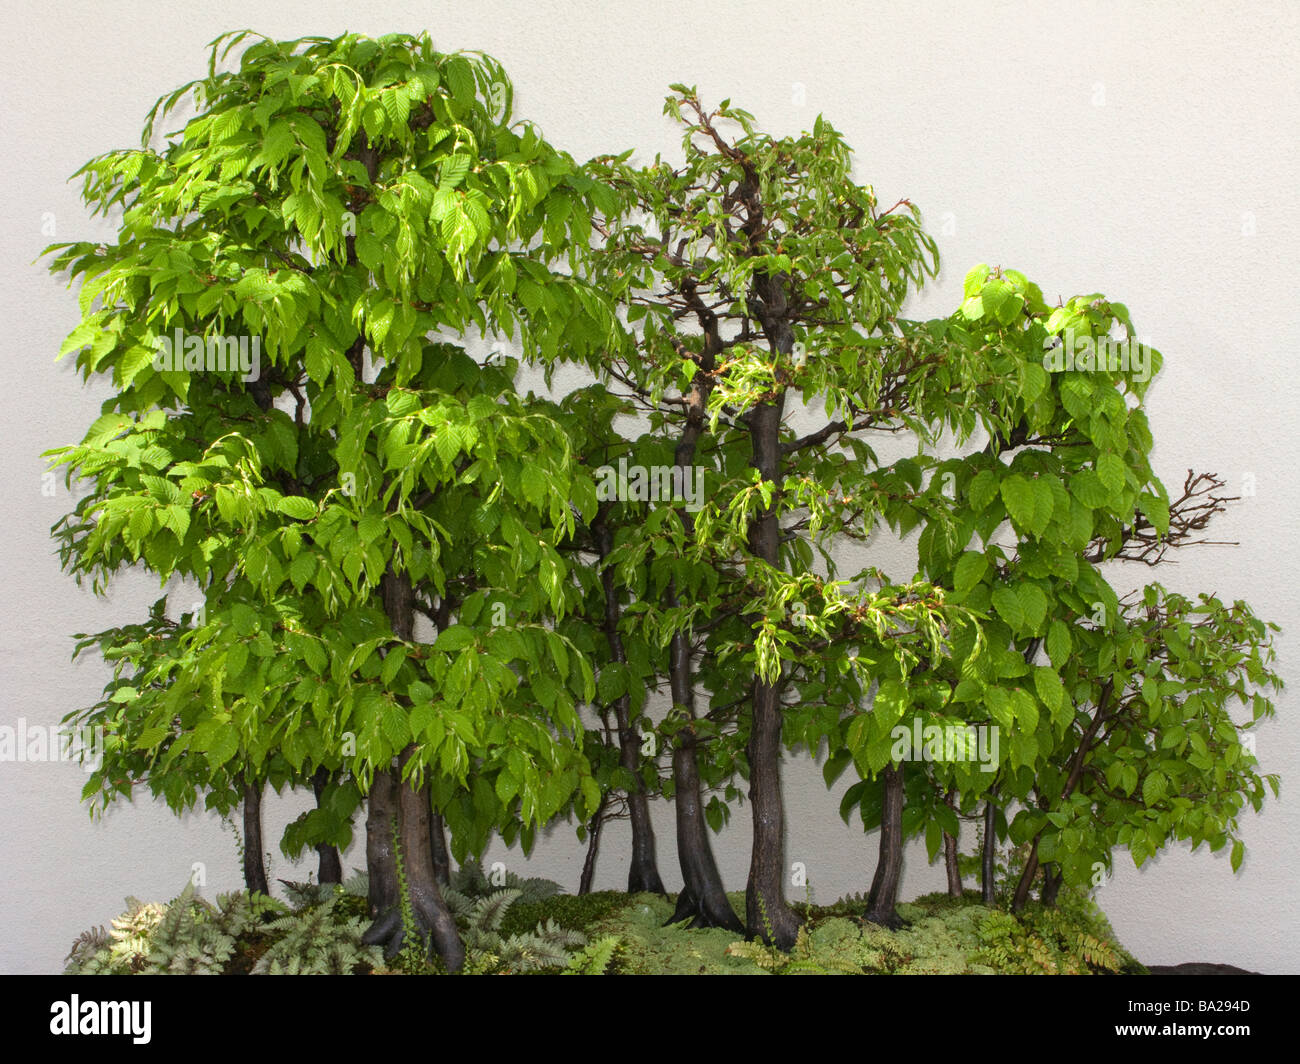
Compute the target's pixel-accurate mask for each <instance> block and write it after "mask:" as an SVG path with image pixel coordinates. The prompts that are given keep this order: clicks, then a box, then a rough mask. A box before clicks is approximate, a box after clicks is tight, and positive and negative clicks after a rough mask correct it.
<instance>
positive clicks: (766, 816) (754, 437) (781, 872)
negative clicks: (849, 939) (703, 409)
mask: <svg viewBox="0 0 1300 1064" xmlns="http://www.w3.org/2000/svg"><path fill="white" fill-rule="evenodd" d="M754 294H755V297H756V302H757V305H758V308H759V311H760V319H761V320H762V322H763V331H764V333H765V335H766V336H767V339H768V343H769V345H770V346H771V349H772V353H773V354H775V355H778V356H781V357H785V356H788V355H789V354H790V353H791V352H792V351H793V350H794V330H793V329H792V328H791V326H790V323H789V321H788V320H787V311H788V309H789V306H788V302H787V297H786V292H785V285H784V281H783V279H782V278H779V277H774V278H773V277H759V278H757V279H756V281H755V284H754ZM784 410H785V391H784V389H782V390H780V391H779V392H778V393H777V395H776V398H775V399H774V400H773V401H771V402H768V403H763V404H762V405H760V406H757V407H755V408H754V409H752V410H750V411H749V413H748V414H746V415H744V420H745V423H746V427H747V428H748V430H749V439H750V455H751V457H750V464H751V465H752V466H753V467H754V468H755V469H757V470H758V473H759V476H760V477H761V478H762V479H763V480H766V481H768V482H769V483H771V484H772V485H773V486H774V487H779V485H780V483H781V418H782V415H783V413H784ZM780 548H781V522H780V518H779V517H778V516H777V512H776V509H775V501H774V506H773V508H769V509H767V510H764V511H762V512H761V513H760V514H758V515H757V516H756V517H755V518H754V519H753V520H752V521H751V522H750V525H749V549H750V550H751V551H753V553H754V554H755V555H757V556H758V557H759V558H762V559H763V561H765V562H767V564H768V565H771V566H772V567H773V568H779V567H780V564H781V559H780ZM748 753H749V801H750V808H751V809H752V811H753V824H754V841H753V848H752V850H751V852H750V860H749V881H748V883H747V884H746V887H745V930H746V933H747V934H749V935H750V936H751V937H754V938H759V939H761V940H763V941H764V942H770V943H771V944H773V945H775V946H777V947H778V948H780V949H789V948H790V947H791V946H793V945H794V942H795V938H796V937H797V935H798V934H799V918H798V917H797V916H796V915H795V913H794V911H793V910H792V909H791V908H790V907H789V906H788V905H787V904H786V901H785V889H784V887H785V811H784V809H783V808H782V799H781V689H780V686H779V682H778V683H766V682H764V681H763V680H762V679H760V678H757V677H756V678H755V682H754V701H753V712H752V716H751V721H750V732H749V751H748ZM769 931H770V934H769Z"/></svg>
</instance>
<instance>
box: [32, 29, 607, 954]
mask: <svg viewBox="0 0 1300 1064" xmlns="http://www.w3.org/2000/svg"><path fill="white" fill-rule="evenodd" d="M252 36H253V35H251V34H248V33H240V34H235V35H227V36H225V37H222V38H219V39H218V40H217V41H215V42H214V43H213V45H212V55H211V60H210V63H209V72H208V76H207V77H205V78H202V79H199V80H198V81H196V82H192V83H190V84H189V85H187V86H183V87H182V88H181V89H178V90H176V92H174V93H172V94H171V95H170V96H168V97H166V98H164V99H162V100H160V101H159V103H158V104H157V105H155V108H154V111H153V112H152V113H151V115H150V117H149V121H148V122H147V124H146V127H145V134H144V146H143V147H142V148H140V149H136V150H131V151H116V152H110V153H108V154H106V155H104V156H101V157H99V158H97V159H94V160H92V161H91V162H90V163H88V164H87V165H86V166H85V167H84V168H83V169H82V171H80V173H83V174H84V175H85V198H86V200H87V202H88V203H90V204H91V205H92V206H93V207H94V208H95V210H97V211H100V212H104V213H107V212H108V211H110V210H112V209H115V208H119V207H120V208H121V210H122V216H121V224H120V228H119V233H118V239H117V241H116V242H115V243H106V244H93V243H89V242H80V243H75V244H69V245H57V246H55V247H53V248H51V249H50V251H52V252H53V253H54V259H53V263H52V268H53V269H55V270H67V271H69V274H70V276H71V277H72V278H73V279H74V280H76V281H79V282H80V284H81V290H80V297H81V307H82V312H83V320H82V322H81V323H80V324H79V325H78V326H77V327H76V329H74V330H73V332H72V334H71V335H70V336H69V338H68V340H67V342H66V343H65V344H64V347H63V353H64V354H68V353H75V354H76V357H77V364H78V366H79V368H80V369H81V370H82V371H83V373H84V375H85V376H86V377H87V378H89V377H90V376H91V375H92V374H94V375H99V376H102V377H104V378H106V379H110V380H111V381H112V384H113V386H114V394H113V395H112V397H110V398H109V400H108V401H107V402H106V403H105V405H104V410H103V414H102V416H101V417H100V418H99V419H98V420H97V421H96V422H95V424H94V425H92V426H91V428H90V430H89V431H88V433H87V434H86V436H85V438H84V439H83V440H82V442H81V444H80V445H78V446H75V447H68V448H62V449H59V450H58V451H55V452H52V454H53V458H54V461H55V462H56V463H58V464H62V465H64V466H66V467H67V475H68V477H69V480H71V478H72V477H74V476H77V477H80V478H82V479H83V480H84V481H85V482H87V484H88V492H87V494H85V495H84V496H83V497H82V499H81V500H80V502H79V503H78V505H77V507H76V510H75V512H74V513H73V514H71V515H69V516H68V517H67V518H66V519H64V520H63V521H61V522H60V524H59V525H57V526H56V528H55V533H56V535H57V536H58V538H59V540H60V543H61V550H62V558H63V562H64V565H65V567H66V568H67V569H68V570H69V571H71V572H73V573H74V574H76V576H77V577H78V579H79V580H80V579H81V578H90V579H91V581H92V586H93V587H94V589H95V590H96V591H97V592H102V591H103V590H104V588H105V586H106V583H107V581H108V579H109V578H110V576H111V575H112V574H114V573H115V572H117V571H118V570H119V569H121V568H123V567H125V566H131V565H142V566H144V567H145V568H147V569H148V570H149V571H151V572H153V573H155V574H157V575H158V577H159V578H160V580H162V581H163V582H164V583H165V582H167V581H168V580H170V579H171V578H172V577H173V576H180V577H184V578H187V579H189V580H192V581H194V582H195V583H197V585H198V587H199V588H200V591H201V594H202V598H203V607H202V609H201V610H199V611H196V614H197V617H196V618H194V620H193V623H189V624H180V623H168V622H167V621H166V620H165V618H163V616H162V614H161V612H160V611H155V614H154V615H153V616H151V619H150V622H149V625H147V626H146V627H148V632H147V633H142V632H125V631H123V630H116V631H114V632H113V633H110V634H106V635H104V636H102V637H101V638H100V640H99V642H100V643H101V645H104V646H106V647H110V646H111V647H113V648H115V649H116V652H117V653H118V657H117V660H118V662H119V664H120V665H122V666H123V668H124V669H125V674H124V675H122V676H120V677H119V678H118V679H115V681H114V684H113V685H110V692H109V700H108V702H107V703H106V704H105V706H104V707H101V709H100V710H99V711H98V712H93V713H92V715H91V716H92V718H93V719H95V720H97V721H98V722H100V723H103V724H105V725H106V727H107V729H108V733H109V735H108V739H107V743H108V753H107V756H106V757H105V760H104V763H103V766H102V768H101V769H100V771H99V772H98V773H97V774H96V775H95V776H93V777H92V778H91V781H90V784H89V785H88V790H90V791H98V792H100V793H101V795H102V796H103V798H104V799H105V800H107V799H108V798H109V797H111V796H112V795H114V794H120V793H129V791H130V788H131V786H132V784H133V782H135V781H137V780H138V779H140V778H141V777H142V776H143V777H147V778H148V779H149V782H150V786H151V787H152V789H153V790H154V791H155V793H159V794H161V795H162V796H163V797H164V798H165V799H166V800H167V801H168V802H169V804H171V805H172V806H173V808H176V809H178V810H179V809H182V808H184V807H186V806H187V805H189V804H190V803H191V802H193V801H194V800H195V797H196V795H197V794H198V793H199V792H200V791H206V792H207V794H208V796H209V801H210V804H212V805H213V806H214V807H215V808H217V809H224V808H226V807H228V806H229V805H231V804H232V802H233V801H234V800H236V798H237V797H239V796H242V797H244V798H245V800H246V803H248V804H246V808H249V805H251V803H252V798H253V795H254V792H256V793H257V794H260V787H261V786H262V785H263V784H264V783H266V782H271V783H272V784H273V785H277V786H278V785H282V784H284V783H289V784H290V785H299V786H305V785H312V786H313V787H314V788H316V787H319V789H320V791H321V794H322V800H323V806H324V808H326V809H328V810H329V811H330V815H329V816H325V817H320V818H316V820H315V821H314V822H310V823H308V824H306V825H297V829H298V830H297V834H296V842H297V843H298V844H307V843H310V844H318V843H319V844H331V845H343V844H345V843H346V841H347V830H346V828H345V826H344V825H345V824H346V822H347V820H348V818H349V816H350V813H351V809H352V807H353V806H354V805H355V799H356V798H357V797H359V796H360V795H362V794H364V795H365V796H366V797H367V801H368V811H367V814H366V823H367V844H366V858H367V867H368V870H369V873H370V902H371V910H372V915H373V916H374V918H375V922H374V924H373V926H372V927H371V929H370V931H369V933H368V936H367V938H368V941H370V942H377V943H382V944H383V945H384V946H385V947H386V950H387V952H388V953H389V955H392V954H393V953H395V952H396V951H397V950H398V949H400V948H401V947H402V944H403V936H404V934H405V931H406V930H408V929H409V922H408V928H407V929H404V928H403V924H402V919H401V916H400V911H399V910H400V906H399V905H398V902H399V898H398V883H399V874H400V875H403V876H404V880H405V882H406V883H407V884H408V885H409V895H410V896H409V900H410V903H411V908H412V910H413V914H414V918H415V921H416V924H417V929H418V932H419V934H420V935H421V936H422V937H424V936H427V937H428V938H430V939H431V942H432V944H433V945H434V946H436V949H437V951H438V953H439V954H440V956H441V957H442V959H443V961H444V962H445V963H446V965H447V967H448V968H450V969H452V970H455V969H456V968H458V967H459V965H460V963H461V959H462V958H463V947H462V946H461V944H460V941H459V938H458V935H457V932H456V928H455V925H454V923H453V922H452V919H451V916H450V913H449V912H448V910H447V907H446V905H445V904H444V903H443V901H442V899H441V895H440V892H439V886H438V869H437V867H436V865H437V863H438V857H437V851H438V849H439V845H440V841H441V829H440V827H438V825H437V824H436V823H435V822H433V821H432V817H433V815H434V812H435V805H436V807H437V810H439V811H441V812H443V813H445V815H446V818H447V822H448V824H449V826H450V827H451V830H452V843H451V845H452V849H453V852H459V853H462V854H463V853H464V852H466V851H467V849H470V848H474V847H478V848H481V845H482V844H483V842H485V840H486V837H487V835H488V834H489V832H490V831H491V830H492V828H494V827H496V828H501V827H505V828H506V829H507V830H509V831H513V832H514V834H515V835H518V834H520V833H523V834H524V835H525V836H526V840H525V841H527V839H528V838H531V833H532V832H533V831H534V830H535V829H536V827H537V826H538V825H540V824H543V823H545V822H547V821H548V820H549V819H551V818H552V817H553V816H554V815H556V813H557V812H558V811H559V810H560V809H561V808H569V807H571V806H573V805H574V804H575V803H576V807H577V809H578V811H579V812H580V813H581V814H582V815H583V816H589V815H590V814H591V812H592V811H593V810H594V809H595V807H596V804H597V802H598V800H599V797H600V795H599V788H598V786H597V785H596V783H595V781H594V780H593V779H592V776H591V772H590V765H589V764H588V762H587V760H586V758H585V757H584V755H583V750H582V747H583V743H584V738H585V737H584V733H583V729H582V728H581V726H580V721H579V719H578V715H577V712H576V708H575V706H576V701H577V700H578V699H590V698H592V697H593V694H594V691H593V675H592V672H591V668H590V665H589V663H588V662H587V660H586V658H585V657H584V655H583V654H582V653H580V652H579V651H577V649H576V648H574V647H573V646H572V644H571V643H570V642H569V641H568V640H566V639H565V638H564V637H563V636H562V635H560V634H559V633H557V632H556V631H554V629H553V626H551V625H548V624H547V623H546V619H547V618H556V617H559V616H562V615H563V613H564V612H565V610H566V609H567V608H568V606H569V605H570V603H569V601H568V599H569V597H570V595H569V587H570V585H569V582H568V581H567V580H566V578H565V572H566V567H567V565H566V560H565V558H564V557H563V556H562V555H561V554H560V553H559V552H558V550H557V549H556V547H557V544H558V543H559V542H560V541H562V540H564V539H565V538H566V537H568V536H570V535H572V533H573V531H574V527H575V509H574V508H571V505H570V503H572V504H573V506H574V507H576V508H577V511H578V512H581V513H592V512H594V505H595V492H594V487H593V485H592V483H591V480H590V478H589V477H587V476H586V475H585V474H584V473H583V471H582V470H581V469H580V468H579V467H578V466H577V464H576V463H575V461H574V455H573V452H572V449H571V447H570V444H569V440H568V437H567V436H566V434H565V432H564V431H563V430H562V428H561V426H560V424H559V422H558V421H556V420H555V418H554V417H552V416H550V414H548V412H547V411H546V410H545V409H542V408H540V407H539V406H537V405H536V404H531V405H530V404H529V403H528V402H526V401H525V400H524V399H523V398H521V397H520V396H518V395H517V394H516V393H515V392H514V390H513V386H512V378H513V374H514V368H515V367H514V364H513V363H507V364H506V365H504V366H486V365H482V364H479V363H477V362H475V361H474V360H473V359H472V358H470V357H469V356H468V355H467V354H466V352H465V351H464V350H463V349H462V348H461V346H459V345H457V344H455V343H451V342H448V341H449V340H450V339H451V338H455V337H462V336H471V335H472V336H479V337H483V336H490V335H492V334H494V333H495V332H496V331H498V330H501V331H503V332H504V333H505V334H506V335H514V334H515V330H518V335H519V337H520V339H521V340H522V342H523V344H524V349H525V352H526V353H528V354H529V355H531V356H534V357H544V356H548V355H550V356H553V355H554V353H555V352H556V351H558V350H559V349H560V348H561V345H563V347H564V349H565V350H566V351H569V352H574V353H576V354H578V355H581V354H582V352H584V351H589V350H594V349H595V347H596V346H597V345H600V344H601V343H602V342H603V341H604V339H605V338H606V336H607V334H608V333H609V332H610V329H611V323H612V321H613V319H612V315H611V314H610V313H609V311H608V310H607V308H605V307H604V305H603V304H602V302H601V299H600V297H599V295H598V293H596V292H595V291H594V290H592V289H591V288H590V287H589V286H587V285H586V284H584V282H583V281H581V280H580V279H578V278H576V277H575V276H573V269H572V267H573V263H574V261H575V256H576V255H577V254H578V252H579V250H580V249H582V248H584V247H585V246H586V242H587V240H588V233H589V223H588V222H587V220H586V219H587V217H588V215H589V212H590V210H591V209H592V207H591V204H590V202H589V196H591V195H596V196H598V197H599V195H600V191H599V190H598V189H596V188H595V187H594V186H593V183H592V181H591V180H590V178H587V177H584V176H582V175H581V174H579V173H577V171H576V168H575V166H574V165H573V163H572V160H570V159H569V158H568V157H567V156H565V155H563V154H562V153H560V152H557V151H556V150H555V149H553V148H551V147H550V146H549V145H547V144H546V143H545V141H543V140H542V139H541V138H540V137H539V136H538V134H537V132H536V130H535V129H533V128H532V127H530V126H528V125H527V124H523V123H516V124H514V125H511V124H510V100H511V89H510V83H509V80H508V79H507V78H506V76H505V74H504V72H503V71H502V70H501V68H500V66H499V65H497V64H496V63H495V62H493V61H492V60H490V59H488V58H486V57H482V56H471V55H443V54H440V53H438V52H436V51H435V50H434V49H433V46H432V44H431V42H430V41H429V39H428V38H427V36H406V35H392V36H387V37H383V38H380V39H378V40H370V39H367V38H364V37H360V36H357V35H354V34H349V35H345V36H343V37H339V38H335V39H324V38H305V39H303V40H299V41H288V42H277V41H273V40H269V39H266V38H261V39H258V40H256V41H255V43H252V44H250V45H249V46H248V47H247V48H246V49H245V50H244V52H243V53H242V55H241V56H240V57H239V62H238V67H237V69H236V70H234V71H231V72H221V71H218V69H217V66H218V64H219V63H220V62H221V61H223V60H224V59H225V58H226V56H227V55H228V54H229V53H230V51H231V50H232V49H233V48H234V47H235V46H236V45H237V44H240V43H242V42H245V41H247V40H248V39H250V37H252ZM191 94H192V95H193V97H194V99H195V104H196V111H197V113H196V114H195V115H194V116H193V117H191V118H190V119H189V120H188V121H186V122H185V123H184V126H183V128H182V129H181V130H180V131H179V132H177V133H175V134H172V135H170V136H168V137H166V138H164V143H163V146H162V147H161V148H158V149H154V148H151V147H150V146H149V142H150V137H151V134H152V130H153V126H154V123H155V121H156V120H157V119H158V118H160V117H162V116H165V115H166V114H168V113H169V111H171V110H172V109H173V108H175V107H177V106H178V105H179V104H180V103H181V101H182V100H183V99H185V98H186V97H187V96H189V95H191ZM562 256H563V257H565V260H566V261H565V262H564V264H563V265H564V267H565V268H564V270H563V271H562V272H557V271H556V270H555V269H553V268H552V264H553V263H554V262H555V260H556V259H557V258H560V257H562ZM494 603H501V604H504V605H505V606H506V616H505V617H504V618H497V619H498V620H501V621H502V622H503V623H499V624H492V623H487V622H486V621H485V620H484V619H483V618H484V614H485V610H487V607H488V606H489V605H490V604H494ZM487 612H488V613H492V614H494V613H496V612H497V611H495V610H488V611H487ZM490 619H491V618H488V620H489V621H490ZM426 621H427V622H428V624H429V626H430V627H429V628H425V629H424V630H423V632H422V633H421V632H417V627H418V626H420V625H424V624H425V622H426ZM124 641H125V642H124ZM141 648H144V649H141ZM237 787H240V788H242V790H236V788H237ZM250 788H251V789H250ZM331 793H332V794H333V795H335V796H337V797H333V798H331V797H329V795H330V794H331ZM435 829H436V830H435ZM248 845H250V846H251V845H253V840H252V839H250V840H249V842H248ZM399 851H400V861H401V863H402V864H403V866H404V868H402V869H399V868H398V861H399ZM259 852H260V848H259ZM250 886H255V887H258V888H264V877H263V879H262V881H258V880H256V879H254V881H252V882H250Z"/></svg>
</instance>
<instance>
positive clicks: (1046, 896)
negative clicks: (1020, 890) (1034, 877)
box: [1040, 863, 1064, 909]
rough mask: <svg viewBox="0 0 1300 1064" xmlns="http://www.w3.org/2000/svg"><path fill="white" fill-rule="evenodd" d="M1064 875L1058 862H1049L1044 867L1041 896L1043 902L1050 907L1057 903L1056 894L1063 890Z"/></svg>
mask: <svg viewBox="0 0 1300 1064" xmlns="http://www.w3.org/2000/svg"><path fill="white" fill-rule="evenodd" d="M1062 879H1064V876H1063V875H1062V873H1061V866H1060V865H1058V864H1055V863H1053V864H1049V865H1047V866H1046V867H1044V869H1043V893H1042V895H1041V896H1040V900H1041V901H1042V903H1043V904H1044V905H1045V906H1047V907H1048V908H1049V909H1050V908H1052V907H1053V906H1055V905H1056V896H1057V895H1058V894H1059V893H1060V892H1061V881H1062Z"/></svg>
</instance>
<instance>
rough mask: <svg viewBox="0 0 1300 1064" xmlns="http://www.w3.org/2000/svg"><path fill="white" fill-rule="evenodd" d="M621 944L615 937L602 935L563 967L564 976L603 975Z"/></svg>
mask: <svg viewBox="0 0 1300 1064" xmlns="http://www.w3.org/2000/svg"><path fill="white" fill-rule="evenodd" d="M621 944H622V942H621V940H620V939H619V937H618V936H617V935H604V936H602V937H600V938H598V939H596V941H595V942H592V943H590V944H589V945H587V946H586V947H585V948H583V949H581V950H579V951H578V952H577V953H575V954H574V955H573V957H572V958H571V959H570V960H569V963H568V964H567V965H565V968H564V972H563V973H562V974H564V975H604V974H605V973H606V972H608V971H609V969H610V965H611V964H613V962H614V955H615V954H616V953H617V952H618V948H619V946H620V945H621Z"/></svg>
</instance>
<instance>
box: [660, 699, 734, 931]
mask: <svg viewBox="0 0 1300 1064" xmlns="http://www.w3.org/2000/svg"><path fill="white" fill-rule="evenodd" d="M675 687H676V680H675V678H674V688H675ZM678 697H679V696H678V694H677V693H676V692H674V695H673V701H674V702H676V701H678ZM681 704H683V705H687V706H688V707H693V704H694V696H693V695H692V696H691V700H690V702H683V703H681ZM691 716H692V718H693V717H694V712H692V714H691ZM673 780H674V783H675V785H676V793H675V794H674V796H673V805H674V808H675V809H676V812H677V857H678V860H679V861H680V862H681V866H682V879H683V885H682V892H681V893H680V894H679V895H677V908H676V910H675V911H674V912H673V917H672V921H671V922H672V923H676V922H678V921H679V920H690V924H689V926H690V927H725V928H726V929H727V930H728V931H734V932H736V933H737V934H744V933H745V928H744V926H743V925H742V924H741V922H740V920H739V918H737V916H736V911H735V910H734V909H733V908H732V907H731V902H730V901H728V900H727V895H726V892H725V891H724V890H723V889H722V876H721V875H719V873H718V865H717V863H716V862H715V861H714V859H713V849H712V847H711V846H710V845H709V835H708V825H707V824H706V823H705V820H704V808H703V798H702V789H701V786H700V770H699V763H698V761H697V760H696V750H695V734H694V732H693V731H692V730H690V729H683V730H682V731H680V732H678V733H677V736H676V740H675V742H674V744H673Z"/></svg>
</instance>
